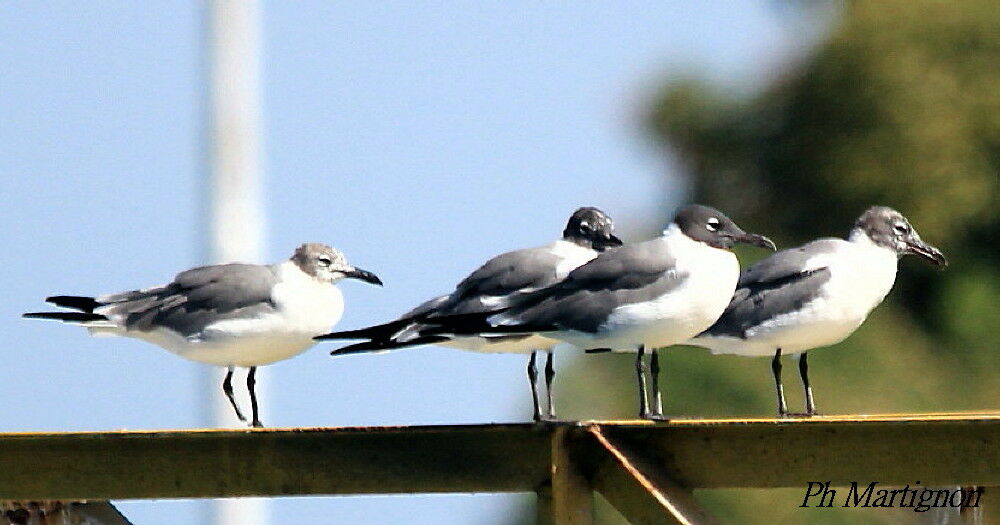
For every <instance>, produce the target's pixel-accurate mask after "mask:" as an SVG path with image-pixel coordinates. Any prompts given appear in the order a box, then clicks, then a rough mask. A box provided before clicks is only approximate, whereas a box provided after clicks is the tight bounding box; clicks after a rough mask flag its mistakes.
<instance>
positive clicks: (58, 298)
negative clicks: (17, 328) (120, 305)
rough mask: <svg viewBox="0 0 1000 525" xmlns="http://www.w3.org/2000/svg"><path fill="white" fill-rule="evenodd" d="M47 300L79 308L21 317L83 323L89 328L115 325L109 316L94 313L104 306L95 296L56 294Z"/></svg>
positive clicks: (65, 306) (60, 305) (71, 307)
mask: <svg viewBox="0 0 1000 525" xmlns="http://www.w3.org/2000/svg"><path fill="white" fill-rule="evenodd" d="M45 302H47V303H50V304H54V305H56V306H59V307H62V308H69V309H71V310H77V311H75V312H28V313H26V314H22V315H21V317H24V318H26V319H49V320H53V321H62V322H64V323H73V324H82V325H84V326H86V327H87V328H103V327H112V326H114V325H113V324H112V323H111V320H110V319H108V318H107V316H104V315H101V314H97V313H94V310H95V309H97V308H99V307H101V306H104V304H103V303H101V302H98V301H97V299H94V298H93V297H84V296H79V295H54V296H52V297H46V298H45Z"/></svg>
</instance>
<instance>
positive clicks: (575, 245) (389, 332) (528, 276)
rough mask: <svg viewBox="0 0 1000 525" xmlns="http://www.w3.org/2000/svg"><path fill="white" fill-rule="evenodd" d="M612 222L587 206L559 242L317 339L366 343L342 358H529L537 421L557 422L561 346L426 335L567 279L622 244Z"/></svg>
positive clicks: (503, 259) (517, 338) (536, 340)
mask: <svg viewBox="0 0 1000 525" xmlns="http://www.w3.org/2000/svg"><path fill="white" fill-rule="evenodd" d="M613 231H614V223H613V222H612V220H611V217H608V216H607V215H606V214H605V213H604V212H602V211H601V210H599V209H597V208H592V207H586V208H580V209H578V210H576V211H575V212H574V213H573V215H571V216H570V218H569V221H568V222H567V223H566V228H565V229H564V230H563V235H562V238H561V239H560V240H557V241H555V242H552V243H549V244H546V245H544V246H539V247H536V248H526V249H522V250H516V251H512V252H507V253H503V254H501V255H498V256H496V257H494V258H492V259H490V260H489V261H487V262H486V264H484V265H482V266H480V267H479V269H477V270H476V271H474V272H472V273H471V274H469V276H468V277H466V278H465V279H463V280H462V282H460V283H458V286H456V287H455V290H454V291H453V292H452V293H450V294H448V295H442V296H440V297H437V298H435V299H431V300H430V301H427V302H425V303H423V304H421V305H420V306H417V307H416V308H414V309H413V310H411V311H409V312H407V313H406V314H404V315H403V316H401V317H400V318H399V319H396V320H395V321H391V322H388V323H385V324H381V325H376V326H370V327H368V328H362V329H360V330H351V331H346V332H334V333H330V334H326V335H323V336H320V337H318V338H317V339H368V341H365V342H362V343H356V344H353V345H350V346H347V347H344V348H340V349H337V350H334V351H333V352H330V353H331V354H332V355H344V354H353V353H361V352H379V351H386V350H391V349H394V348H404V347H409V346H416V345H421V344H438V345H441V346H447V347H451V348H458V349H462V350H470V351H473V352H490V353H494V352H503V353H531V357H530V358H529V360H528V381H529V383H530V385H531V397H532V403H533V407H534V414H533V417H534V419H535V421H540V420H542V419H550V418H554V417H555V414H554V406H553V401H552V380H553V378H554V376H555V369H554V368H553V364H552V347H553V346H555V345H556V344H557V343H558V341H556V340H554V339H550V338H547V337H542V336H539V335H532V334H527V335H523V334H515V335H482V336H479V335H471V336H463V337H450V336H445V335H423V334H422V333H421V332H422V331H423V330H425V329H426V328H428V327H429V326H432V325H433V323H434V319H436V318H438V317H442V316H451V315H460V314H475V313H481V312H487V311H492V310H496V309H498V308H509V307H511V306H514V305H516V304H518V303H519V302H520V301H521V300H523V299H524V298H525V297H527V296H529V295H530V294H531V293H532V292H535V291H537V290H539V289H542V288H545V287H546V286H550V285H552V284H553V283H557V282H559V281H561V280H563V279H564V278H565V277H566V275H567V274H569V272H570V271H571V270H573V269H574V268H576V267H578V266H580V265H581V264H584V263H586V262H588V261H590V260H591V259H593V258H594V257H597V255H598V254H599V253H600V252H603V251H604V250H606V249H609V248H614V247H617V246H620V245H621V244H622V242H621V240H619V239H618V238H617V237H615V236H614V234H613ZM539 351H545V352H546V353H547V354H548V355H547V359H546V362H545V385H546V399H547V403H546V414H547V415H545V416H543V414H542V411H541V407H540V401H539V396H538V369H537V367H536V364H535V363H536V355H537V353H538V352H539Z"/></svg>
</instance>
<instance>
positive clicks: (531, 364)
mask: <svg viewBox="0 0 1000 525" xmlns="http://www.w3.org/2000/svg"><path fill="white" fill-rule="evenodd" d="M536 354H538V352H537V351H532V352H531V358H530V359H528V382H529V383H531V405H532V406H533V407H534V413H533V414H532V418H533V419H534V420H535V421H536V422H537V421H541V420H542V413H541V411H540V410H539V407H538V368H537V367H536V366H535V355H536Z"/></svg>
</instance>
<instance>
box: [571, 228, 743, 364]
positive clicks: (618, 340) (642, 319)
mask: <svg viewBox="0 0 1000 525" xmlns="http://www.w3.org/2000/svg"><path fill="white" fill-rule="evenodd" d="M691 242H693V241H691ZM697 244H698V245H697V246H694V247H690V249H692V250H697V251H696V252H695V253H696V254H697V255H696V256H692V255H694V254H690V253H684V252H681V253H680V254H678V257H677V259H678V261H677V264H678V266H677V271H678V272H686V273H687V274H688V277H687V279H686V280H685V281H684V282H683V283H682V284H681V285H680V286H678V287H677V288H674V289H672V290H669V291H668V292H667V293H665V294H664V295H662V296H660V297H658V298H656V299H654V300H652V301H649V302H645V303H639V304H632V305H625V306H620V307H618V308H617V309H615V310H614V311H613V312H612V313H611V315H610V316H609V317H608V320H607V322H605V323H604V325H602V326H601V329H600V331H599V332H598V333H597V334H585V333H582V332H571V333H567V334H565V335H560V336H559V338H560V339H563V340H565V341H567V342H569V343H572V344H573V345H575V346H578V347H581V348H584V349H589V348H611V349H612V350H614V351H619V352H634V351H636V350H637V349H638V347H639V345H645V346H646V347H647V348H660V347H664V346H670V345H675V344H679V343H683V342H685V341H687V340H688V339H690V338H692V337H694V336H695V335H697V334H699V333H701V332H702V331H704V330H705V329H707V328H708V327H709V326H712V323H714V322H715V321H716V319H718V318H719V316H720V315H722V312H723V311H725V309H726V306H728V305H729V300H730V299H731V298H732V296H733V292H734V291H735V290H736V282H737V280H738V279H739V271H740V268H739V262H738V261H737V259H736V256H735V255H733V254H732V252H729V251H726V250H720V249H716V248H711V247H708V246H706V245H703V244H701V243H697ZM685 255H688V257H685ZM689 261H698V264H697V266H694V265H692V263H691V262H689Z"/></svg>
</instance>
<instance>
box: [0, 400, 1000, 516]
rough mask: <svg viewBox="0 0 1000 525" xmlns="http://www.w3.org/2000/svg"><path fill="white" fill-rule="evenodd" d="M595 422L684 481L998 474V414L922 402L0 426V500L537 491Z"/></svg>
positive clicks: (712, 483)
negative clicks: (409, 419) (939, 410)
mask: <svg viewBox="0 0 1000 525" xmlns="http://www.w3.org/2000/svg"><path fill="white" fill-rule="evenodd" d="M592 426H599V427H600V429H601V432H602V433H604V434H605V435H606V436H607V437H608V438H610V439H612V440H613V441H614V442H615V443H620V444H621V446H623V447H626V448H627V449H629V450H634V451H639V452H641V453H642V454H643V457H644V458H646V459H647V460H648V461H647V462H648V463H649V465H650V466H649V467H648V469H662V472H655V473H652V474H651V475H653V476H661V475H662V476H663V478H664V479H670V480H674V481H676V482H677V483H678V484H680V485H681V486H684V487H689V488H715V487H804V486H805V484H806V482H807V481H827V480H830V481H833V484H834V485H837V484H844V483H846V482H849V481H859V482H860V481H864V482H869V481H881V482H883V483H884V484H887V485H888V484H893V483H896V484H900V485H901V484H903V483H913V482H914V481H921V482H922V483H923V484H925V485H929V484H935V485H947V484H961V485H989V486H998V485H1000V415H998V414H928V415H893V416H828V417H818V418H812V419H788V420H785V419H782V420H775V419H724V420H720V419H684V420H675V421H671V422H669V423H666V424H652V423H648V422H638V421H617V422H586V423H581V424H579V425H575V426H574V425H568V426H567V425H558V426H552V425H533V424H519V425H459V426H428V427H378V428H309V429H254V430H173V431H158V432H152V431H151V432H135V431H127V432H82V433H7V434H0V500H2V499H9V500H17V499H63V500H69V499H127V498H180V497H220V496H252V495H259V496H281V495H296V494H300V495H307V494H399V493H416V492H513V491H523V492H532V491H537V490H539V489H540V488H541V487H544V485H545V484H546V482H547V481H548V480H550V479H551V478H552V476H551V473H550V466H551V465H552V464H553V447H552V444H553V441H552V438H553V433H554V431H555V429H556V428H564V429H566V430H565V431H564V432H567V433H568V435H570V436H572V435H577V437H582V436H584V435H585V434H586V433H587V432H588V431H589V430H588V429H589V428H590V427H592ZM585 474H586V473H585ZM543 492H544V491H543Z"/></svg>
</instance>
